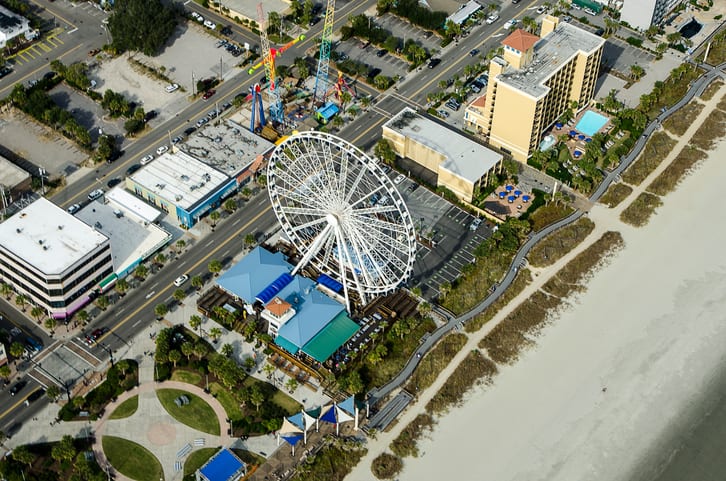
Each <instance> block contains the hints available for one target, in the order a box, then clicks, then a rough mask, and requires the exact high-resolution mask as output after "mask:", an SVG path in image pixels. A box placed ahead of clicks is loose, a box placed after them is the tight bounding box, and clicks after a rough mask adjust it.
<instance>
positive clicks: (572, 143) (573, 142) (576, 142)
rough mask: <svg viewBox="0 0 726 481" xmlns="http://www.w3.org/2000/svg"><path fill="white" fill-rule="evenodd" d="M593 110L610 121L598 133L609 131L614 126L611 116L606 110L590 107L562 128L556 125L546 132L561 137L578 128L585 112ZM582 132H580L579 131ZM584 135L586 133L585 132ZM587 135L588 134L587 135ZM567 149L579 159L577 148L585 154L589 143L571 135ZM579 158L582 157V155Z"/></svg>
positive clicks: (572, 155) (573, 157) (572, 156)
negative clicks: (601, 110)
mask: <svg viewBox="0 0 726 481" xmlns="http://www.w3.org/2000/svg"><path fill="white" fill-rule="evenodd" d="M589 110H592V111H593V112H595V113H597V114H600V115H602V116H603V117H607V118H608V121H607V122H606V123H605V125H603V126H602V127H601V128H600V130H598V131H597V133H607V132H609V131H610V130H611V129H612V128H613V124H612V122H611V121H610V116H609V115H607V114H606V113H604V112H600V111H599V110H597V109H594V108H588V109H585V110H583V111H582V112H580V113H578V114H577V115H576V116H575V117H574V118H573V119H572V120H570V121H569V122H567V123H566V124H565V125H563V126H562V128H560V129H558V128H557V127H555V126H552V129H550V131H549V132H546V133H545V135H552V136H554V137H555V138H556V139H559V138H560V136H561V135H565V134H569V132H570V130H577V129H576V128H575V126H576V125H577V123H578V122H579V121H580V120H582V117H583V116H584V115H585V112H587V111H589ZM578 133H580V132H578ZM583 135H584V134H583ZM586 137H587V136H586ZM566 144H567V149H568V150H569V151H570V157H571V158H572V159H573V160H575V161H577V160H578V159H576V158H575V150H579V151H581V152H582V153H583V154H584V153H585V147H586V146H587V143H586V142H585V141H584V140H580V139H578V138H577V137H574V138H573V137H571V138H570V139H569V140H568V141H567V142H566ZM579 158H582V156H580V157H579Z"/></svg>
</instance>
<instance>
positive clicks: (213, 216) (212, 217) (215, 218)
mask: <svg viewBox="0 0 726 481" xmlns="http://www.w3.org/2000/svg"><path fill="white" fill-rule="evenodd" d="M220 217H222V216H221V214H220V213H219V212H217V211H216V210H213V211H212V212H211V213H210V214H209V219H210V220H211V221H212V229H214V228H215V227H217V221H218V220H219V218H220Z"/></svg>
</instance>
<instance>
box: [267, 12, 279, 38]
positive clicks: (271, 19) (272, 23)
mask: <svg viewBox="0 0 726 481" xmlns="http://www.w3.org/2000/svg"><path fill="white" fill-rule="evenodd" d="M267 25H268V27H267V33H273V32H275V31H276V32H277V33H278V34H280V33H281V32H282V16H280V14H279V13H277V12H269V13H268V14H267ZM275 29H277V30H275Z"/></svg>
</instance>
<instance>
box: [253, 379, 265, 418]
mask: <svg viewBox="0 0 726 481" xmlns="http://www.w3.org/2000/svg"><path fill="white" fill-rule="evenodd" d="M250 402H251V403H252V404H254V405H255V408H256V410H257V411H258V412H259V410H260V406H262V403H263V402H265V394H264V393H263V392H262V391H261V390H260V388H259V387H258V386H257V384H253V385H252V387H251V388H250Z"/></svg>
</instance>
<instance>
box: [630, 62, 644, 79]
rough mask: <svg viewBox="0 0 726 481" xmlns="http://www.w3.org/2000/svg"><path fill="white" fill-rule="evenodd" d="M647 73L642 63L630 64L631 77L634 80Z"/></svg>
mask: <svg viewBox="0 0 726 481" xmlns="http://www.w3.org/2000/svg"><path fill="white" fill-rule="evenodd" d="M644 74H645V70H644V69H643V67H641V66H640V65H635V64H633V65H631V66H630V78H632V79H633V80H638V79H640V77H642V76H643V75H644Z"/></svg>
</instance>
